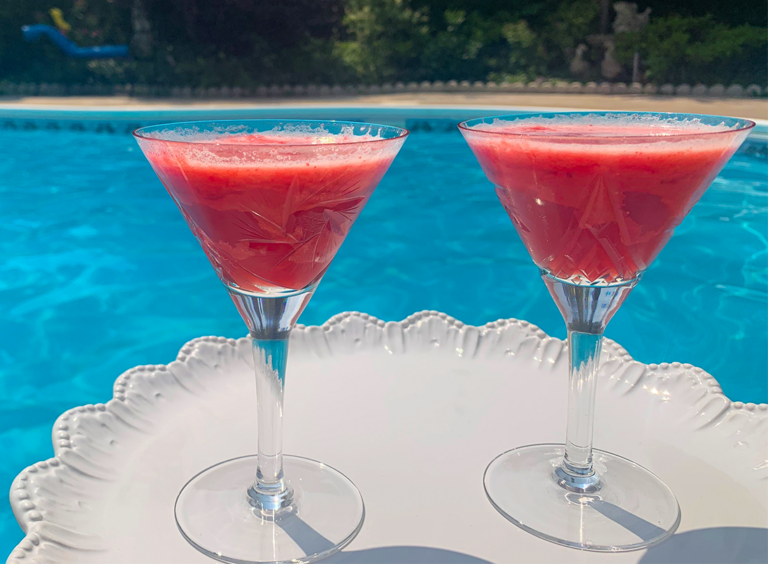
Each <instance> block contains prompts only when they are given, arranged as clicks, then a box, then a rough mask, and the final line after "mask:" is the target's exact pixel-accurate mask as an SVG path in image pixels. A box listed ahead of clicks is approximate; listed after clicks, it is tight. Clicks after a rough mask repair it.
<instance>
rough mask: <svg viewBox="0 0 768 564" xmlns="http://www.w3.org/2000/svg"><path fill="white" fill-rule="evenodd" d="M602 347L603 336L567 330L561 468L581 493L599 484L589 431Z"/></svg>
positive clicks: (591, 424) (590, 432) (593, 419)
mask: <svg viewBox="0 0 768 564" xmlns="http://www.w3.org/2000/svg"><path fill="white" fill-rule="evenodd" d="M602 344H603V335H602V333H597V334H595V333H583V332H581V331H573V330H570V329H569V331H568V352H569V355H570V359H569V361H570V372H569V375H568V427H567V430H566V439H565V456H564V457H563V463H562V467H561V468H562V469H563V470H564V471H565V472H566V473H567V474H568V475H569V477H571V478H572V479H571V480H570V482H571V484H570V485H572V486H573V485H576V484H578V488H579V489H582V490H584V489H586V488H593V487H596V486H597V484H598V482H599V478H598V477H597V476H596V475H595V471H594V469H593V468H592V431H593V429H594V423H595V392H596V391H597V370H598V366H599V363H600V351H601V349H602Z"/></svg>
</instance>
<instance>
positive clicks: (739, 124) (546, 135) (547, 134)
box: [459, 111, 756, 142]
mask: <svg viewBox="0 0 768 564" xmlns="http://www.w3.org/2000/svg"><path fill="white" fill-rule="evenodd" d="M583 116H596V117H608V118H610V117H611V116H626V117H632V116H638V117H642V116H655V117H659V118H667V119H670V118H672V119H689V120H691V121H701V120H707V121H712V120H721V122H724V121H733V122H735V123H734V126H733V127H732V128H727V129H717V130H715V131H712V130H707V129H703V128H702V129H701V130H698V131H696V130H691V131H690V132H689V131H686V132H680V130H677V131H672V132H667V133H664V134H660V135H648V134H639V133H638V134H631V133H630V134H626V133H622V134H617V135H590V134H589V131H585V132H584V133H583V134H579V135H570V134H562V133H558V132H553V131H522V132H521V131H513V130H506V131H494V130H493V129H478V128H476V127H475V126H476V125H481V124H485V125H491V124H488V123H486V120H498V121H501V120H503V121H507V122H520V121H525V120H529V119H535V118H544V119H547V118H557V117H583ZM621 125H624V126H627V127H628V128H629V127H633V126H635V125H647V124H642V123H640V122H635V123H633V122H632V121H627V122H626V123H623V124H621ZM707 125H709V124H707ZM723 125H724V124H723ZM755 125H756V124H755V122H754V121H752V120H749V119H744V118H734V117H726V116H717V115H706V114H683V113H667V112H600V111H583V112H543V113H520V114H505V115H498V116H488V117H482V118H474V119H469V120H465V121H462V122H461V123H460V124H459V129H460V130H461V131H462V133H463V132H465V131H467V132H471V133H478V134H482V135H500V136H506V137H531V138H538V139H540V140H547V139H567V140H569V141H571V142H579V141H587V140H589V141H600V140H619V139H637V140H648V141H651V140H654V141H659V140H664V139H686V138H696V137H703V136H712V135H722V134H733V133H739V132H743V131H748V130H750V129H752V128H753V127H755ZM709 127H714V124H712V125H711V126H709Z"/></svg>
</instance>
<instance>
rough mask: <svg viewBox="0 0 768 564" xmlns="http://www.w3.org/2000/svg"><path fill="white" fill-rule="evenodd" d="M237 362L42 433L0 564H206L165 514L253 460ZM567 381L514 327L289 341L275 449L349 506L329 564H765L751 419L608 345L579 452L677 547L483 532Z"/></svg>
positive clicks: (248, 405)
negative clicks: (300, 462)
mask: <svg viewBox="0 0 768 564" xmlns="http://www.w3.org/2000/svg"><path fill="white" fill-rule="evenodd" d="M250 357H251V355H250V345H249V342H248V341H247V340H246V339H240V340H238V341H234V340H227V339H222V338H215V337H210V338H201V339H197V340H195V341H192V342H190V343H188V344H187V345H185V346H184V347H183V348H182V350H181V352H180V354H179V356H178V358H177V360H175V361H174V362H172V363H170V364H169V365H167V366H140V367H137V368H134V369H132V370H129V371H128V372H126V373H125V374H123V375H122V376H120V377H119V378H118V379H117V382H116V383H115V388H114V399H112V400H110V401H109V402H107V403H106V404H98V405H95V406H93V405H90V406H85V407H79V408H76V409H72V410H70V411H68V412H66V413H65V414H63V415H62V416H61V417H59V419H58V421H57V422H56V424H55V426H54V429H53V443H54V448H55V452H56V456H55V458H52V459H51V460H48V461H45V462H40V463H38V464H36V465H34V466H31V467H29V468H27V469H26V470H24V471H23V472H22V473H21V474H19V476H18V477H17V478H16V480H15V481H14V483H13V486H12V490H11V505H12V506H13V511H14V513H15V515H16V518H17V519H18V521H19V523H20V525H21V527H22V528H23V529H24V530H25V531H26V538H25V539H24V540H23V541H22V542H21V543H20V544H19V546H18V547H17V548H16V549H15V550H14V551H13V553H12V554H11V556H10V558H9V560H8V562H10V563H13V564H24V563H28V562H39V563H57V564H67V563H74V562H77V563H78V564H89V563H100V564H119V563H131V564H135V563H141V564H153V563H158V564H159V563H163V564H170V563H185V564H186V563H196V562H200V563H203V562H209V560H208V559H207V558H205V557H203V556H202V555H200V554H198V553H197V552H196V551H195V550H194V549H193V548H191V547H190V546H189V545H188V544H187V543H186V542H185V541H184V540H183V539H182V537H181V535H180V534H179V533H178V531H177V530H176V525H175V522H174V518H173V502H174V499H175V497H176V495H177V493H178V491H179V490H180V489H181V487H182V486H183V485H184V483H185V482H186V481H187V480H188V479H189V477H190V476H192V475H194V474H195V473H196V472H198V471H199V470H201V469H203V468H206V467H208V466H210V465H212V464H214V463H216V462H219V461H221V460H225V459H228V458H233V457H236V456H241V455H244V454H250V453H252V452H254V451H255V446H256V445H255V440H256V439H255V434H254V431H255V427H256V418H255V414H254V401H253V400H254V396H255V386H254V382H253V376H252V374H251V367H250V363H251V359H250ZM566 377H567V354H564V344H563V342H562V341H560V340H558V339H553V338H550V337H548V336H546V335H545V334H544V333H543V332H542V331H541V330H539V329H538V328H536V327H534V326H532V325H530V324H528V323H526V322H524V321H515V320H508V321H498V322H495V323H490V324H488V325H486V326H484V327H471V326H467V325H463V324H462V323H460V322H458V321H455V320H453V319H451V318H450V317H448V316H446V315H445V314H438V313H437V312H425V313H419V314H416V315H413V316H411V317H410V318H408V319H407V320H405V321H403V322H400V323H384V322H382V321H379V320H377V319H374V318H372V317H369V316H367V315H365V314H358V313H352V314H349V313H345V314H341V315H339V316H336V317H334V318H333V319H331V320H330V321H329V322H328V323H326V324H325V325H323V326H322V327H301V326H300V327H298V328H297V329H296V330H295V331H294V334H293V337H292V343H291V358H290V362H289V369H288V380H287V386H288V388H287V396H286V425H285V446H286V451H287V452H289V453H295V454H300V455H302V456H307V457H310V458H314V459H317V460H322V461H324V462H326V463H328V464H330V465H332V466H334V467H335V468H338V469H340V470H341V471H342V472H344V473H345V474H346V475H347V476H349V477H350V478H351V479H352V480H353V481H354V482H355V484H357V486H358V487H359V488H360V491H361V492H362V494H363V497H364V499H365V502H366V507H367V517H366V523H365V525H364V526H363V530H362V532H361V534H360V536H359V537H358V538H357V539H356V540H355V541H354V542H353V543H352V544H351V545H350V546H349V547H348V548H347V550H345V552H344V553H342V554H341V555H337V556H335V557H333V558H332V559H330V560H328V562H370V563H374V562H376V563H383V562H467V563H469V562H475V563H477V562H485V561H490V562H496V563H499V564H506V563H512V562H585V561H588V562H596V561H603V560H605V561H608V560H610V561H611V562H668V561H673V560H674V561H684V562H726V561H728V562H730V561H734V562H764V561H765V557H764V553H763V552H761V551H764V550H765V548H764V547H765V545H766V543H765V542H764V540H765V538H768V537H765V535H764V533H765V527H767V526H768V460H766V459H767V458H768V405H765V404H761V405H754V404H746V405H744V404H741V403H732V402H730V401H729V400H728V399H727V398H726V397H725V396H724V395H723V394H722V392H721V390H720V387H719V386H718V384H717V382H716V381H715V380H714V378H712V377H711V376H710V375H708V374H707V373H705V372H704V371H702V370H700V369H698V368H694V367H692V366H690V365H687V364H683V365H681V364H679V363H673V364H670V365H668V364H661V365H658V366H656V365H648V366H647V365H644V364H641V363H638V362H635V361H633V360H632V359H631V357H630V356H629V355H628V354H627V352H626V351H625V350H624V349H622V348H621V347H620V346H618V345H617V344H615V343H613V342H611V341H608V342H607V343H606V345H605V347H604V352H603V359H602V368H601V377H600V383H599V389H598V392H597V393H598V399H597V416H596V432H595V446H596V447H598V448H601V449H605V450H609V451H612V452H616V453H618V454H621V455H623V456H626V457H628V458H631V459H632V460H634V461H636V462H638V463H640V464H642V465H644V466H646V467H648V468H650V469H651V470H652V471H653V472H655V473H656V474H657V475H659V476H660V477H661V478H662V479H663V480H664V481H665V482H666V483H667V484H668V485H669V486H670V487H671V488H672V490H673V491H674V492H675V494H676V495H677V497H678V500H679V502H680V506H681V508H682V513H683V519H682V524H681V527H680V532H679V533H678V534H677V535H675V536H674V537H673V538H672V539H670V540H669V541H667V542H666V543H663V544H662V545H660V546H659V547H657V548H655V549H651V550H650V551H647V552H646V551H640V552H633V553H624V554H616V555H603V554H594V553H584V552H578V551H574V550H570V549H566V548H562V547H559V546H556V545H553V544H550V543H547V542H545V541H542V540H539V539H537V538H535V537H533V536H531V535H529V534H527V533H525V532H523V531H521V530H519V529H517V528H516V527H515V526H513V525H512V524H511V523H509V522H507V521H506V520H505V519H504V518H503V517H502V516H501V515H499V514H498V513H497V512H496V511H495V510H494V509H493V507H492V506H491V504H490V503H489V502H488V501H487V499H486V498H485V494H484V491H483V485H482V476H483V471H484V469H485V467H486V465H487V464H488V463H489V462H490V461H491V460H492V459H493V458H494V457H495V456H496V455H498V454H499V453H501V452H503V451H506V450H508V449H510V448H513V447H516V446H520V445H524V444H531V443H542V442H560V441H561V440H562V439H563V435H564V430H565V401H566ZM755 527H757V528H760V529H755ZM761 547H762V548H761ZM713 559H714V560H713Z"/></svg>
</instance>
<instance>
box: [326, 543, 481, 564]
mask: <svg viewBox="0 0 768 564" xmlns="http://www.w3.org/2000/svg"><path fill="white" fill-rule="evenodd" d="M323 562H327V563H328V564H491V563H490V562H488V560H483V559H481V558H475V557H474V556H470V555H469V554H463V553H461V552H454V551H452V550H443V549H441V548H427V547H426V546H382V547H379V548H368V549H365V550H350V551H344V552H339V553H338V554H334V555H333V556H331V557H330V558H328V559H326V560H324V561H323Z"/></svg>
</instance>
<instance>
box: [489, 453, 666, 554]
mask: <svg viewBox="0 0 768 564" xmlns="http://www.w3.org/2000/svg"><path fill="white" fill-rule="evenodd" d="M564 452H565V446H564V445H555V444H542V445H531V446H524V447H520V448H516V449H514V450H510V451H508V452H505V453H504V454H502V455H500V456H498V457H497V458H495V459H494V460H493V462H491V463H490V464H489V465H488V468H487V469H486V471H485V477H484V483H485V492H486V494H487V495H488V499H490V501H491V503H492V504H493V506H494V507H495V508H496V509H497V510H498V511H499V513H501V514H502V515H504V517H506V518H507V519H509V520H510V521H512V522H513V523H514V524H515V525H517V526H518V527H520V528H521V529H524V530H525V531H528V532H529V533H531V534H533V535H536V536H537V537H540V538H542V539H545V540H548V541H550V542H554V543H557V544H560V545H563V546H569V547H572V548H578V549H581V550H591V551H597V552H624V551H630V550H640V549H643V548H648V547H651V546H653V545H655V544H658V543H660V542H662V541H663V540H664V539H666V538H667V537H669V536H670V535H672V534H673V533H674V532H675V531H676V530H677V527H678V525H679V524H680V507H679V506H678V504H677V500H676V499H675V496H674V495H673V494H672V491H671V490H670V489H669V488H668V487H667V486H666V484H664V482H662V481H661V480H659V478H657V477H656V476H655V475H654V474H652V473H651V472H649V471H648V470H646V469H645V468H643V467H642V466H639V465H637V464H635V463H634V462H632V461H630V460H627V459H626V458H622V457H620V456H616V455H615V454H611V453H609V452H605V451H601V450H594V451H593V460H594V468H595V471H596V472H597V473H598V475H599V476H600V484H599V486H598V491H596V492H594V493H577V492H573V491H569V490H568V489H566V488H564V487H562V486H560V485H558V483H557V479H556V477H555V475H554V471H555V470H556V469H557V468H558V467H559V466H560V463H561V461H562V460H563V454H564Z"/></svg>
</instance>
